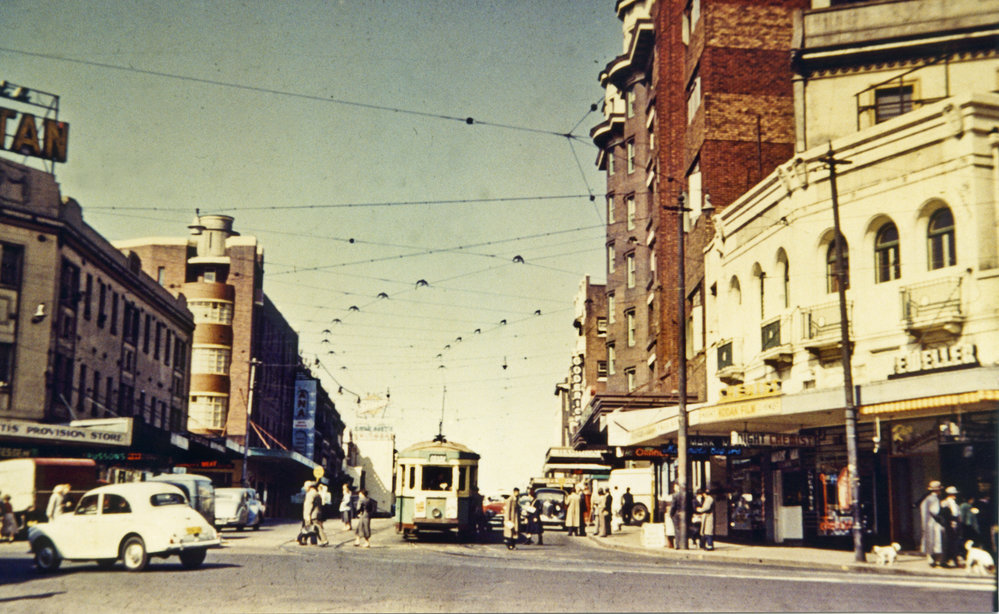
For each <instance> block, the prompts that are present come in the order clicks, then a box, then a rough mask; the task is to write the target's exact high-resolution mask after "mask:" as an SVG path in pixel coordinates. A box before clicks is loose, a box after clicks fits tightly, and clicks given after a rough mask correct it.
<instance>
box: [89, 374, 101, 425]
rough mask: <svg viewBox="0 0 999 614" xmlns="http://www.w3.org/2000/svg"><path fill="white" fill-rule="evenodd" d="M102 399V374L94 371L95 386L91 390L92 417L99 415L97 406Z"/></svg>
mask: <svg viewBox="0 0 999 614" xmlns="http://www.w3.org/2000/svg"><path fill="white" fill-rule="evenodd" d="M100 398H101V372H100V371H94V384H93V387H92V388H91V390H90V415H91V416H96V415H97V406H98V405H99V404H100Z"/></svg>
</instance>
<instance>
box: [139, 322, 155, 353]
mask: <svg viewBox="0 0 999 614" xmlns="http://www.w3.org/2000/svg"><path fill="white" fill-rule="evenodd" d="M152 327H153V316H151V315H150V314H148V313H147V314H146V328H145V330H143V331H142V351H143V352H144V353H146V354H148V353H149V338H150V337H151V336H152V335H151V334H150V333H151V331H150V329H151V328H152Z"/></svg>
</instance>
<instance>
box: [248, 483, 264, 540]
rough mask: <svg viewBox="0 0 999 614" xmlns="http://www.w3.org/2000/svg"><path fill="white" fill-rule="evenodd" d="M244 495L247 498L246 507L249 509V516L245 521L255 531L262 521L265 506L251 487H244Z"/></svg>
mask: <svg viewBox="0 0 999 614" xmlns="http://www.w3.org/2000/svg"><path fill="white" fill-rule="evenodd" d="M246 496H247V498H248V500H249V507H248V509H249V510H250V516H249V518H248V519H247V521H246V522H247V524H248V525H249V526H251V527H253V530H254V531H257V530H259V529H260V525H262V524H263V523H264V512H266V511H267V506H266V505H264V502H263V501H261V500H260V497H259V496H257V491H255V490H253V489H252V488H247V489H246Z"/></svg>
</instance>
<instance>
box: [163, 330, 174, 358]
mask: <svg viewBox="0 0 999 614" xmlns="http://www.w3.org/2000/svg"><path fill="white" fill-rule="evenodd" d="M172 345H173V331H172V330H170V329H169V328H168V329H167V331H166V339H165V341H164V342H163V364H164V365H166V366H168V367H169V366H170V349H171V346H172Z"/></svg>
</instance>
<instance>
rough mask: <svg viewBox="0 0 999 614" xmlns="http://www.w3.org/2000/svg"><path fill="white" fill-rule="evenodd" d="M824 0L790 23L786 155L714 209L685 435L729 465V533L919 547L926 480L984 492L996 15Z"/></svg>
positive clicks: (721, 489)
mask: <svg viewBox="0 0 999 614" xmlns="http://www.w3.org/2000/svg"><path fill="white" fill-rule="evenodd" d="M819 4H820V3H819V2H815V5H816V6H815V7H814V8H812V9H811V10H806V11H804V12H803V13H801V14H800V16H799V17H798V19H797V20H796V27H795V54H794V57H795V60H794V70H795V77H794V78H795V83H796V90H795V91H796V97H795V108H796V114H795V115H796V125H797V126H798V132H797V134H796V143H797V152H796V153H795V154H794V155H793V156H791V157H790V158H789V160H787V161H786V162H784V163H782V164H780V165H779V166H778V168H777V169H776V171H775V172H773V173H771V174H769V175H768V176H767V177H765V178H764V179H763V180H762V181H760V182H759V183H757V184H755V185H754V186H753V187H752V188H751V189H750V190H748V191H747V192H746V193H745V194H743V195H742V196H740V197H739V198H737V199H736V200H735V201H734V202H732V203H731V204H729V206H728V207H726V208H725V210H724V211H721V212H718V213H716V214H715V215H714V216H713V220H714V225H715V233H714V235H713V237H712V238H711V239H710V240H709V242H708V243H707V245H706V249H705V252H704V253H705V261H704V262H705V265H704V266H705V277H704V279H705V282H704V283H705V284H706V286H707V288H708V293H707V301H706V304H705V309H706V314H707V317H706V326H705V338H706V339H705V345H706V348H707V349H708V352H707V358H708V360H707V361H706V366H707V369H706V392H707V394H706V398H705V399H704V400H705V402H703V403H699V404H695V405H692V406H688V410H689V422H690V429H691V430H693V431H694V432H696V433H698V434H699V435H700V436H704V437H708V438H713V439H714V440H716V441H719V442H724V443H719V446H718V448H719V451H723V452H725V453H727V454H730V456H728V458H727V460H722V459H721V458H719V457H712V459H711V462H710V465H709V468H710V474H709V475H708V476H706V477H707V479H708V480H709V481H710V483H711V485H712V487H713V488H715V489H716V492H717V493H718V495H719V496H717V497H716V499H717V500H718V501H719V502H721V501H726V502H727V505H726V506H724V507H722V506H719V508H720V509H719V510H718V514H724V520H725V521H724V522H718V523H717V525H716V530H717V531H719V532H720V533H722V534H724V533H726V532H735V533H740V534H742V535H743V536H745V537H748V538H755V539H759V540H764V539H765V540H769V541H777V542H788V541H790V542H794V541H799V540H804V541H809V542H818V543H823V542H824V543H839V544H841V545H843V546H846V544H848V543H850V541H851V540H850V534H851V533H852V531H853V528H854V527H855V526H857V525H858V524H859V525H860V527H861V529H862V530H863V532H864V533H865V535H867V536H868V539H871V540H876V541H877V542H878V543H887V542H889V541H897V542H899V543H901V544H902V545H903V546H904V547H907V548H910V547H913V546H915V545H916V543H917V540H918V537H919V528H918V524H919V522H918V517H917V514H916V513H915V512H914V511H913V504H914V503H915V502H916V501H917V500H918V498H919V496H920V495H921V494H922V493H923V492H924V491H925V486H926V483H927V482H928V481H930V480H932V479H939V480H942V481H943V482H944V483H945V484H949V485H954V486H956V487H957V488H958V489H959V491H960V493H961V495H962V497H965V498H968V497H974V498H977V499H980V500H982V501H994V500H995V495H996V475H995V466H996V465H995V463H996V460H995V439H996V419H997V409H999V373H997V372H996V365H997V364H999V356H996V355H995V348H996V347H997V344H999V320H997V319H996V316H995V313H996V300H997V299H996V297H999V287H997V278H996V275H995V270H996V268H997V266H999V236H997V231H999V228H997V223H996V220H999V209H996V203H997V202H999V197H997V189H999V188H997V186H999V174H997V173H999V171H997V169H999V136H997V135H999V106H997V105H999V97H997V96H996V95H995V93H994V91H992V90H993V87H994V83H995V76H996V74H999V58H997V54H996V48H995V31H996V26H997V24H999V3H997V2H994V1H990V2H943V1H942V0H940V1H938V0H902V1H897V2H874V1H872V2H853V3H847V4H836V5H834V6H829V3H828V2H826V3H823V5H822V6H819ZM829 156H833V158H832V160H833V161H836V160H838V161H842V162H843V163H841V164H836V175H835V180H834V179H833V175H832V173H831V171H830V168H829V167H830V158H829ZM834 186H835V187H836V188H837V190H836V192H837V194H838V198H836V200H835V201H834V199H833V190H832V189H833V187H834ZM834 202H835V203H836V204H838V210H839V217H840V219H841V236H842V241H843V245H842V247H843V248H844V250H845V252H844V253H845V258H844V262H843V265H844V267H845V269H846V272H847V275H846V277H845V279H844V289H845V296H846V302H845V308H846V314H847V316H846V317H847V330H848V337H849V341H848V343H849V346H850V347H849V348H848V349H849V350H850V351H849V356H850V360H849V369H850V375H851V378H850V379H851V380H852V382H853V384H854V386H853V387H852V388H851V391H852V393H853V395H854V396H855V403H856V405H857V414H858V417H857V419H858V425H857V429H856V430H857V435H856V446H857V449H858V459H859V463H858V470H857V476H851V475H849V472H848V470H847V464H848V458H847V446H848V442H847V440H846V437H847V431H846V429H845V427H844V424H845V412H844V407H845V405H846V402H845V398H846V392H845V390H844V382H845V381H847V379H846V372H845V371H844V367H843V364H842V362H841V360H840V358H841V350H842V345H841V329H840V325H841V319H840V315H839V314H840V305H839V301H838V290H839V283H840V281H839V278H838V277H837V276H836V274H835V271H836V268H837V257H836V249H835V247H836V241H837V238H836V235H835V231H834V217H833V206H834ZM670 410H672V412H671V411H670ZM617 422H618V421H616V420H612V423H617ZM677 423H678V416H677V415H676V409H675V408H664V409H663V410H660V411H658V412H656V413H655V414H654V415H652V414H650V415H649V416H648V417H647V420H646V421H645V423H644V425H643V424H641V423H640V422H636V423H628V424H626V426H628V427H629V429H628V430H625V429H620V430H617V431H613V432H612V433H610V434H609V437H610V441H611V443H612V444H615V445H637V446H643V445H644V446H657V445H662V444H665V443H668V442H669V441H671V439H672V438H673V437H675V434H676V429H677ZM853 477H858V478H859V481H860V499H859V501H857V502H854V501H853V500H852V493H851V489H850V488H848V487H847V485H848V484H849V483H850V481H851V479H852V478H853ZM854 503H857V507H858V509H859V514H860V515H859V517H856V516H855V514H854ZM988 522H989V523H990V524H992V525H993V526H994V524H995V518H994V514H992V515H990V518H989V521H988ZM993 530H994V529H993Z"/></svg>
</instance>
